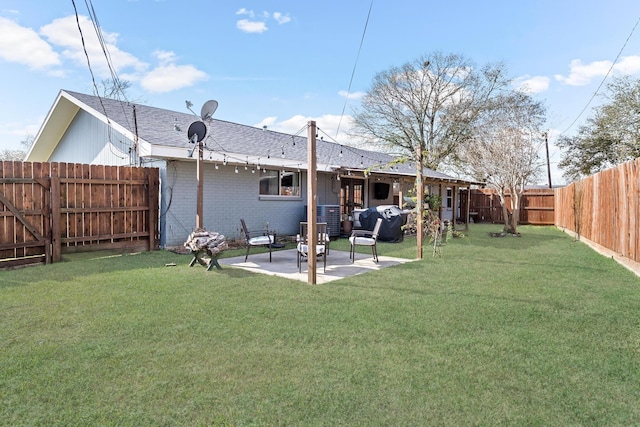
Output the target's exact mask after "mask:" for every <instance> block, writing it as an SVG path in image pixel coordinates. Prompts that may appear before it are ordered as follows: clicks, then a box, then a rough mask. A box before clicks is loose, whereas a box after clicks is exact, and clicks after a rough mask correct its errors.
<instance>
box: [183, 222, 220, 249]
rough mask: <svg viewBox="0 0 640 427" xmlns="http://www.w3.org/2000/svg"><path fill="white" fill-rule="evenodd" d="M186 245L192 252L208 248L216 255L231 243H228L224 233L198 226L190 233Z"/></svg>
mask: <svg viewBox="0 0 640 427" xmlns="http://www.w3.org/2000/svg"><path fill="white" fill-rule="evenodd" d="M184 247H185V248H187V249H190V250H191V251H192V252H197V251H205V250H206V251H207V252H208V253H209V254H211V255H215V254H217V253H218V252H222V251H224V250H225V249H228V248H229V245H227V241H226V240H225V238H224V235H222V234H220V233H216V232H215V231H207V230H203V229H201V228H198V229H196V230H194V231H193V233H191V234H189V238H188V239H187V241H186V242H184Z"/></svg>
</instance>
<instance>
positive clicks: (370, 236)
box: [349, 218, 382, 263]
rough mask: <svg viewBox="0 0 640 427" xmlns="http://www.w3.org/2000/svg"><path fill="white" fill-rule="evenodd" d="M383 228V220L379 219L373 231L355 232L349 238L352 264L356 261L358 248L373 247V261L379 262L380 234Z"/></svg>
mask: <svg viewBox="0 0 640 427" xmlns="http://www.w3.org/2000/svg"><path fill="white" fill-rule="evenodd" d="M381 226H382V218H378V220H377V221H376V225H375V226H374V227H373V231H368V230H353V231H352V232H351V236H350V237H349V243H351V253H350V254H349V255H350V257H351V262H352V263H353V262H355V260H356V246H357V245H361V246H371V253H372V254H373V261H374V262H376V263H377V262H378V247H377V246H376V244H377V243H378V234H379V233H380V227H381Z"/></svg>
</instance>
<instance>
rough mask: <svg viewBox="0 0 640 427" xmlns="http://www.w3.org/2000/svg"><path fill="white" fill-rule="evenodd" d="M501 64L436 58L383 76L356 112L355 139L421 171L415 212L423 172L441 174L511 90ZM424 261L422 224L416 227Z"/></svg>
mask: <svg viewBox="0 0 640 427" xmlns="http://www.w3.org/2000/svg"><path fill="white" fill-rule="evenodd" d="M504 74H505V72H504V67H503V66H502V65H501V64H498V65H487V66H485V67H483V68H481V69H477V68H475V67H474V66H473V64H472V63H471V61H470V60H469V59H467V58H466V57H464V56H461V55H455V54H449V55H444V54H442V53H440V52H436V53H433V54H430V55H427V56H422V57H420V58H418V59H416V60H415V61H413V62H410V63H407V64H405V65H403V66H401V67H392V68H390V69H389V70H387V71H383V72H381V73H378V74H377V75H376V76H375V77H374V80H373V84H372V87H371V89H369V91H368V92H367V94H366V95H365V96H364V98H363V99H362V103H361V107H360V108H359V109H356V111H355V112H354V124H355V126H354V129H353V132H352V133H353V134H354V135H355V136H358V137H360V138H362V139H364V140H365V141H367V142H368V143H370V144H378V145H379V146H381V147H384V149H385V150H387V151H390V152H392V153H393V154H396V155H398V156H399V157H400V158H403V159H405V160H406V161H410V162H413V163H415V165H416V196H417V201H416V205H417V206H416V209H417V215H418V218H422V217H423V213H424V180H423V168H424V167H428V168H431V169H438V168H439V167H440V165H441V164H442V163H443V162H444V161H445V159H447V158H448V157H453V156H455V154H456V150H457V149H458V147H459V146H460V145H461V144H462V143H463V142H464V141H466V140H468V139H469V138H470V137H471V134H472V133H471V129H472V127H473V126H472V124H473V123H474V121H475V120H476V118H477V117H478V114H479V112H480V111H481V110H482V109H483V108H484V106H485V103H486V102H487V100H488V99H490V98H491V97H492V96H493V95H494V94H495V93H497V92H500V91H501V90H502V89H504V88H505V87H506V86H507V84H508V79H507V78H505V76H504ZM417 228H418V229H417V236H418V242H417V246H418V248H417V251H418V258H422V234H423V224H422V221H418V222H417Z"/></svg>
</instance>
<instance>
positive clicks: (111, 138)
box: [25, 90, 471, 247]
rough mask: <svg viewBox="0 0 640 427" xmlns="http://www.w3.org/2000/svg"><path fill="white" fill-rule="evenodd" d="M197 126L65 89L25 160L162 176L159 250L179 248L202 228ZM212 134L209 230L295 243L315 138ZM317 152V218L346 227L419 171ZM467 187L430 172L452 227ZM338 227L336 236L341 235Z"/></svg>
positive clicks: (356, 153) (218, 127) (364, 155)
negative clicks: (129, 168) (273, 235)
mask: <svg viewBox="0 0 640 427" xmlns="http://www.w3.org/2000/svg"><path fill="white" fill-rule="evenodd" d="M197 120H200V118H198V117H196V116H195V115H193V114H187V113H181V112H177V111H171V110H165V109H161V108H155V107H150V106H147V105H140V104H133V103H128V102H123V101H117V100H113V99H105V98H100V97H96V96H91V95H86V94H81V93H76V92H70V91H64V90H63V91H60V93H59V94H58V97H57V98H56V100H55V102H54V104H53V106H52V108H51V110H50V111H49V114H48V115H47V117H46V119H45V121H44V123H43V125H42V127H41V129H40V131H39V132H38V135H37V136H36V138H35V141H34V143H33V146H32V148H31V150H30V151H29V153H28V154H27V158H26V159H25V160H26V161H30V162H73V163H86V164H104V165H138V166H145V167H158V168H159V169H160V178H161V186H160V187H161V194H160V201H161V202H160V205H161V206H160V215H159V218H160V245H161V246H162V247H166V246H177V245H181V244H182V243H183V242H184V241H185V240H186V238H187V236H188V235H189V233H190V232H191V231H192V230H193V229H194V227H195V222H196V220H195V218H196V187H197V178H196V163H197V162H196V159H197V150H195V152H194V144H192V143H190V142H189V141H188V137H187V130H188V128H189V126H190V124H191V123H193V122H194V121H197ZM318 126H319V127H320V128H321V127H322V124H318ZM207 128H208V133H207V137H206V138H205V140H204V141H203V142H204V146H205V149H204V155H203V159H204V164H203V170H204V202H203V203H204V208H203V210H204V227H205V228H206V229H207V230H212V231H218V232H220V233H223V234H225V235H226V236H227V237H229V238H234V237H238V236H239V235H240V230H239V229H240V218H245V220H246V222H247V224H248V225H249V227H250V228H252V229H260V228H266V227H267V226H268V227H269V229H273V230H276V231H277V233H278V234H280V235H293V234H296V232H297V231H298V224H299V222H300V221H302V220H304V219H305V215H306V204H307V186H306V182H307V178H306V170H307V137H306V136H307V131H306V130H303V131H302V134H301V135H288V134H284V133H280V132H273V131H270V130H267V129H266V128H265V129H260V128H256V127H252V126H246V125H240V124H236V123H230V122H226V121H222V120H216V119H212V120H210V121H207ZM320 135H322V132H320ZM316 151H317V155H316V158H317V167H316V170H317V204H318V214H319V215H320V214H321V213H322V212H331V214H332V215H333V214H334V213H335V214H337V215H338V220H337V222H338V224H339V221H340V214H341V216H342V217H346V216H348V215H351V214H352V212H353V209H355V208H363V207H372V206H379V205H389V204H399V202H398V201H399V200H403V195H406V194H407V191H408V190H410V189H411V188H413V183H414V181H415V171H414V168H413V167H412V166H411V165H409V164H397V165H396V164H393V160H394V159H393V157H391V156H390V155H388V154H385V153H378V152H374V151H368V150H361V149H357V148H353V147H349V146H346V145H341V144H338V143H334V142H328V141H325V140H323V139H322V138H318V139H317V142H316ZM392 165H393V166H392ZM469 184H471V183H470V182H468V181H464V180H458V179H456V178H454V177H451V176H448V175H445V174H443V173H440V172H436V171H433V170H429V169H425V185H428V186H430V188H431V192H434V191H435V192H439V193H440V194H441V195H442V199H443V205H444V208H443V212H442V215H443V218H444V219H451V218H453V209H452V208H453V206H457V205H458V203H457V202H456V197H457V194H458V188H459V187H468V186H469ZM337 206H339V209H340V214H338V213H336V212H335V211H336V208H335V207H337ZM447 206H448V207H449V210H447ZM328 222H329V221H328ZM337 227H339V225H338V226H334V227H333V228H334V230H330V233H331V234H332V235H337V234H339V232H340V231H339V230H335V228H337ZM330 228H331V224H330Z"/></svg>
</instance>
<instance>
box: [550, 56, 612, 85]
mask: <svg viewBox="0 0 640 427" xmlns="http://www.w3.org/2000/svg"><path fill="white" fill-rule="evenodd" d="M610 68H611V61H594V62H592V63H590V64H587V65H585V64H583V63H582V61H581V60H580V59H574V60H573V61H571V64H569V70H570V71H569V75H568V76H567V77H565V76H563V75H561V74H556V75H555V78H556V80H558V81H560V82H563V83H565V84H568V85H570V86H585V85H587V84H589V83H591V80H592V79H593V78H596V77H604V76H605V75H606V74H607V72H609V69H610Z"/></svg>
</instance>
